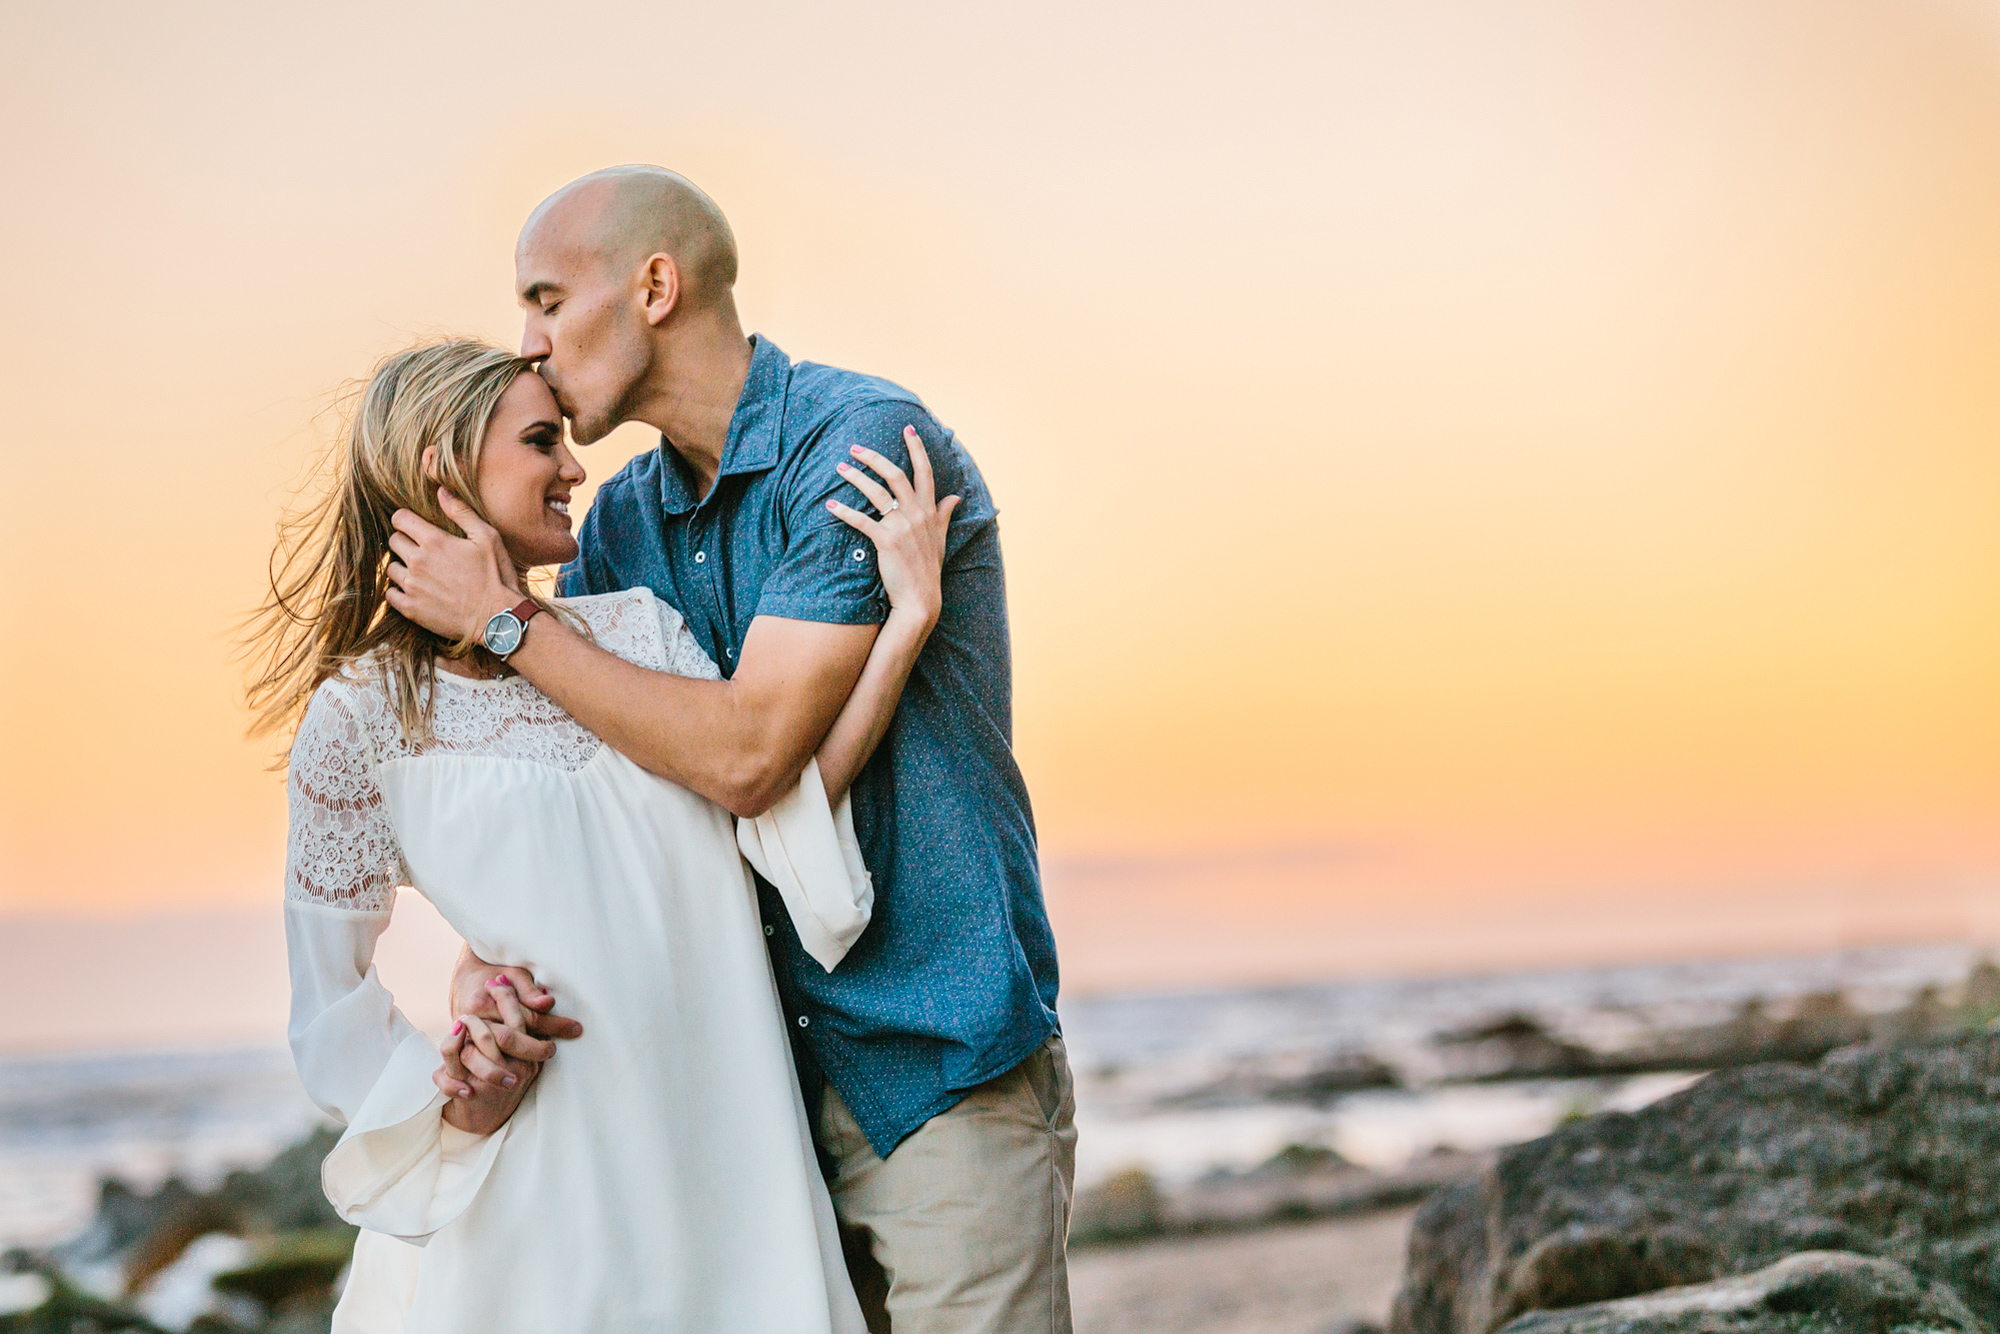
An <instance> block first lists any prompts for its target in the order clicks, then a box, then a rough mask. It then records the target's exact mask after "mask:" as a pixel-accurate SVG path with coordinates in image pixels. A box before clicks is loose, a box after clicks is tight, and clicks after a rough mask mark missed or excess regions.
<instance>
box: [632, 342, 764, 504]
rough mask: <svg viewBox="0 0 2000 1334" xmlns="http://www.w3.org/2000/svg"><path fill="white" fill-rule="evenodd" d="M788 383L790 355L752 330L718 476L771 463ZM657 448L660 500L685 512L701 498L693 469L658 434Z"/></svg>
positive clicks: (759, 468)
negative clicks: (745, 371)
mask: <svg viewBox="0 0 2000 1334" xmlns="http://www.w3.org/2000/svg"><path fill="white" fill-rule="evenodd" d="M791 383H792V359H791V358H790V357H788V356H786V355H785V354H784V351H783V350H782V349H780V348H779V346H778V345H777V344H776V343H774V342H772V341H771V340H770V339H768V338H766V337H764V336H763V335H762V334H752V335H751V336H750V372H749V374H747V375H745V376H744V377H743V392H742V394H741V395H739V396H738V397H737V400H736V412H735V414H734V415H732V416H731V417H730V419H729V437H728V439H726V440H725V441H723V445H722V466H721V467H720V468H719V469H718V470H717V474H716V475H717V479H718V480H720V479H721V478H723V477H733V476H735V475H737V474H738V473H747V472H765V471H768V470H769V469H771V468H774V467H776V466H777V463H778V451H779V449H780V447H781V446H782V445H783V443H784V427H785V396H786V393H787V391H788V390H789V389H790V388H791ZM660 452H661V453H662V454H663V455H665V458H664V459H663V460H662V462H664V463H665V464H666V466H665V467H663V468H661V469H660V505H661V507H662V508H663V509H665V510H666V511H667V513H669V514H686V513H687V512H688V511H690V510H692V509H694V508H695V507H696V506H697V505H699V504H700V503H701V497H700V496H699V495H697V494H696V493H695V479H694V471H693V469H691V468H689V467H688V466H687V462H686V461H685V460H684V459H682V458H681V456H680V454H679V452H678V451H676V450H675V449H674V447H673V446H672V445H670V444H668V443H667V438H666V437H665V436H664V435H663V436H661V437H660ZM711 494H713V493H711Z"/></svg>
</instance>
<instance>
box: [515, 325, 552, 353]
mask: <svg viewBox="0 0 2000 1334" xmlns="http://www.w3.org/2000/svg"><path fill="white" fill-rule="evenodd" d="M521 355H522V356H523V357H526V358H527V359H528V360H529V361H541V360H542V359H544V358H545V357H547V356H548V355H549V336H548V335H547V334H545V333H543V332H542V331H541V330H539V329H536V328H534V327H533V326H529V327H528V328H526V329H523V330H521Z"/></svg>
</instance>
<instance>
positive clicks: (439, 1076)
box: [431, 1023, 472, 1098]
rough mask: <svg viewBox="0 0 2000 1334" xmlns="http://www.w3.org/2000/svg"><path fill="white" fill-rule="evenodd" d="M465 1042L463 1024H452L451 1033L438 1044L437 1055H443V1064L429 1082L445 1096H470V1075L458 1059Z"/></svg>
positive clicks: (462, 1062) (463, 1063) (433, 1073)
mask: <svg viewBox="0 0 2000 1334" xmlns="http://www.w3.org/2000/svg"><path fill="white" fill-rule="evenodd" d="M464 1044H465V1025H464V1024H462V1023H458V1024H453V1025H452V1028H451V1034H450V1035H449V1036H448V1037H446V1038H445V1040H444V1041H443V1042H440V1043H439V1044H438V1055H440V1056H442V1057H444V1064H443V1065H441V1066H439V1067H438V1068H437V1069H436V1070H435V1071H434V1072H432V1074H431V1082H432V1083H434V1084H436V1085H437V1086H438V1089H439V1090H440V1091H441V1092H443V1094H444V1095H445V1096H446V1097H447V1098H470V1097H471V1096H472V1085H471V1083H470V1082H468V1081H470V1079H471V1078H472V1076H471V1075H470V1074H468V1073H467V1071H466V1069H465V1062H464V1061H463V1060H461V1059H460V1050H461V1048H462V1047H463V1046H464Z"/></svg>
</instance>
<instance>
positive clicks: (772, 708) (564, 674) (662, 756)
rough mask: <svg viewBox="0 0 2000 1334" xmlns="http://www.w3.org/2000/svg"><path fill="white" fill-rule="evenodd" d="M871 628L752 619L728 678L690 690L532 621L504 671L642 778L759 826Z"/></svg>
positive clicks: (827, 718) (544, 621)
mask: <svg viewBox="0 0 2000 1334" xmlns="http://www.w3.org/2000/svg"><path fill="white" fill-rule="evenodd" d="M880 629H881V627H880V626H875V625H827V624H823V623H821V622H818V621H794V620H787V619H785V618H783V617H778V616H759V617H757V618H756V619H755V620H753V621H751V622H750V632H749V634H748V635H746V636H745V637H744V640H743V654H742V661H741V664H740V665H739V666H738V667H737V669H736V673H735V676H734V678H733V679H731V680H728V681H696V680H692V679H690V678H688V677H683V676H670V675H668V674H667V673H665V672H654V671H648V670H647V669H645V668H644V667H638V666H635V665H633V664H632V663H629V662H626V661H625V660H624V659H623V658H620V657H619V656H617V655H616V654H614V653H607V652H606V651H605V650H603V649H601V648H599V647H597V645H595V644H593V643H591V642H590V641H588V640H586V639H584V638H583V637H582V636H581V635H579V634H577V633H576V632H575V631H574V630H571V629H570V628H569V627H568V626H566V625H563V624H562V623H561V622H559V621H556V620H554V619H553V618H552V617H548V616H538V617H536V618H535V619H534V620H533V621H532V622H531V623H530V624H529V627H528V634H527V636H526V638H524V639H523V640H522V642H521V647H520V648H518V649H516V650H514V653H513V655H512V656H511V657H509V658H508V659H507V662H508V664H509V665H510V666H512V667H514V668H515V669H516V670H518V671H519V672H520V673H521V675H523V676H525V677H527V678H528V679H529V680H530V681H532V682H534V683H535V686H536V688H537V689H539V690H540V691H541V692H542V693H543V694H545V695H547V696H548V697H549V698H550V699H552V700H554V701H555V702H556V703H558V704H560V705H562V707H563V709H564V710H565V711H566V712H567V713H568V714H569V715H570V716H571V717H572V718H574V719H576V720H577V721H578V722H580V723H582V724H583V725H584V726H585V727H587V728H589V729H590V730H591V731H593V732H595V733H596V734H597V735H598V736H600V737H603V738H604V740H605V741H607V742H608V743H610V745H611V746H612V747H613V748H615V749H616V750H618V751H620V752H622V753H623V754H625V755H626V756H628V757H630V758H631V760H632V761H633V762H634V763H636V764H638V765H639V766H640V767H641V768H644V769H647V770H650V771H651V772H653V773H656V774H659V775H660V776H661V777H663V778H669V779H672V780H673V781H674V782H676V783H679V784H680V785H681V786H682V787H686V788H691V789H692V790H694V791H696V792H699V793H701V794H702V795H703V796H705V797H707V798H709V799H710V800H712V801H716V802H719V803H720V804H722V805H723V806H726V807H728V808H729V810H731V811H732V812H734V813H735V814H737V815H741V816H757V815H762V814H763V813H764V812H765V811H767V810H769V809H770V807H771V804H772V803H773V802H775V801H776V800H777V799H778V798H779V797H781V796H783V795H784V794H785V792H786V791H788V790H789V789H790V788H791V786H792V784H794V783H796V782H797V781H798V778H799V773H800V771H802V770H803V769H804V768H805V767H806V761H807V760H809V759H811V758H812V754H813V752H814V751H815V750H817V749H818V748H819V744H820V741H821V740H822V739H823V738H825V736H826V734H827V732H828V730H829V729H831V728H832V726H833V720H834V719H835V718H837V717H839V715H840V710H841V706H842V705H843V704H845V703H846V702H847V697H848V695H849V694H850V693H852V691H853V690H854V684H855V682H856V681H858V680H860V679H861V669H862V666H863V664H865V663H866V662H867V661H868V651H869V649H870V648H871V647H872V646H873V645H874V643H875V636H876V634H877V632H878V631H879V630H880Z"/></svg>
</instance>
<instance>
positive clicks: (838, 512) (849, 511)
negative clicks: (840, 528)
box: [826, 500, 881, 541]
mask: <svg viewBox="0 0 2000 1334" xmlns="http://www.w3.org/2000/svg"><path fill="white" fill-rule="evenodd" d="M826 507H827V508H828V509H829V510H831V511H832V512H833V515H834V517H835V518H837V519H839V520H840V521H841V522H842V523H844V524H846V525H847V526H848V527H849V528H858V529H860V530H861V531H862V532H864V533H866V534H867V535H868V536H869V537H870V538H871V539H875V540H878V541H879V540H880V539H876V538H875V534H876V530H877V529H878V528H880V527H881V525H880V524H878V523H876V522H875V520H873V519H871V518H869V517H868V516H867V515H866V514H863V513H862V512H861V511H860V510H858V509H854V508H853V507H851V506H848V505H843V504H841V503H840V502H839V501H837V500H829V501H827V502H826Z"/></svg>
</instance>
